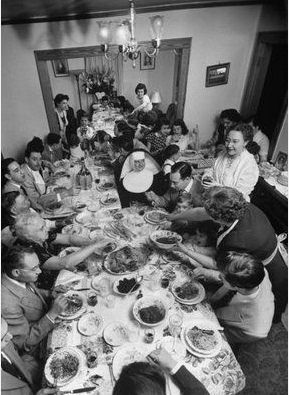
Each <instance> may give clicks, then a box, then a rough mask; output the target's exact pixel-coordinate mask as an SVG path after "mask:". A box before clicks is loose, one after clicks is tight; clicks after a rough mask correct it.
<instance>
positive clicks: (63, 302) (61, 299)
mask: <svg viewBox="0 0 289 395" xmlns="http://www.w3.org/2000/svg"><path fill="white" fill-rule="evenodd" d="M67 306H68V301H67V299H66V297H65V296H64V295H59V296H57V298H56V299H55V300H54V302H53V304H52V307H51V308H50V310H49V311H48V315H49V316H50V317H51V318H52V319H55V318H57V317H58V316H59V314H61V313H62V312H63V311H65V309H66V308H67Z"/></svg>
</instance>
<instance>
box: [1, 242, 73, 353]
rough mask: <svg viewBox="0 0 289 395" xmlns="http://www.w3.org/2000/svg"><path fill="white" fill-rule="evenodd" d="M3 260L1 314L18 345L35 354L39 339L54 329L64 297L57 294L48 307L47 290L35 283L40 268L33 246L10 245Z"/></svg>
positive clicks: (63, 303)
mask: <svg viewBox="0 0 289 395" xmlns="http://www.w3.org/2000/svg"><path fill="white" fill-rule="evenodd" d="M3 261H4V265H3V266H4V274H3V275H2V280H1V302H2V303H1V314H2V317H3V318H4V319H5V320H6V321H7V323H8V328H9V331H10V333H11V334H12V335H13V343H14V344H15V345H16V346H17V348H18V349H19V350H21V351H25V352H27V353H29V354H33V353H36V352H37V349H38V346H39V344H40V342H41V341H42V340H43V339H44V338H45V337H46V336H47V334H48V333H49V332H50V331H51V330H52V329H53V328H54V326H55V319H56V318H57V317H58V315H59V314H60V313H62V312H63V311H64V310H65V308H66V307H67V300H66V299H65V297H64V296H63V295H60V296H58V297H57V298H56V299H55V300H54V302H52V304H51V306H50V307H48V305H49V298H50V297H51V293H50V291H44V290H41V289H38V288H36V286H35V285H34V283H35V282H36V281H37V278H38V275H39V274H40V273H41V269H40V267H39V259H38V257H37V255H36V253H35V252H34V250H33V248H31V247H22V246H21V247H13V248H12V249H10V250H9V251H8V253H7V255H6V257H5V258H4V259H3ZM3 261H2V262H3ZM35 355H37V354H35Z"/></svg>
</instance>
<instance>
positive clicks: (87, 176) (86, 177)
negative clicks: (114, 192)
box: [76, 158, 92, 189]
mask: <svg viewBox="0 0 289 395" xmlns="http://www.w3.org/2000/svg"><path fill="white" fill-rule="evenodd" d="M76 179H77V184H78V185H79V186H80V188H81V189H90V188H91V185H92V175H91V173H90V171H89V170H88V168H87V167H86V166H85V162H84V158H81V169H80V171H79V172H78V173H77V175H76Z"/></svg>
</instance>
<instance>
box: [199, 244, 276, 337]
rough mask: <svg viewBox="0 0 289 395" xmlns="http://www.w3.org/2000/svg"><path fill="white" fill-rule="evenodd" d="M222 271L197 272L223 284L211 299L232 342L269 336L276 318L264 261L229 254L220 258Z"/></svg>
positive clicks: (201, 269) (242, 255)
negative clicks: (274, 317)
mask: <svg viewBox="0 0 289 395" xmlns="http://www.w3.org/2000/svg"><path fill="white" fill-rule="evenodd" d="M217 267H218V269H219V272H218V271H215V272H213V271H211V270H208V269H204V268H197V269H195V270H194V273H195V274H196V275H197V277H199V278H202V277H203V278H205V279H206V280H207V281H221V282H222V283H223V285H222V286H221V288H219V289H218V290H217V291H216V292H215V294H213V296H212V297H211V299H210V302H211V303H212V307H213V308H214V310H215V313H216V315H217V317H218V319H219V321H220V323H221V325H223V326H224V328H225V334H226V337H227V339H228V341H229V342H230V343H250V342H253V341H256V340H259V339H263V338H265V337H267V335H268V333H269V331H270V328H271V325H272V320H273V315H274V295H273V293H272V286H271V282H270V280H269V277H268V273H267V271H266V269H265V268H264V266H263V264H262V262H261V261H259V260H258V259H256V258H254V257H253V256H252V255H250V254H246V253H239V252H235V251H226V252H223V253H221V254H219V256H218V257H217Z"/></svg>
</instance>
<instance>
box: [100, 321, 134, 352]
mask: <svg viewBox="0 0 289 395" xmlns="http://www.w3.org/2000/svg"><path fill="white" fill-rule="evenodd" d="M129 335H130V331H129V329H128V327H127V326H126V325H125V324H123V323H122V322H120V321H114V322H111V323H110V324H108V325H107V326H106V327H105V328H104V330H103V338H104V340H105V341H106V343H108V344H110V345H111V346H114V347H117V346H121V345H122V344H125V343H127V342H128V341H129Z"/></svg>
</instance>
